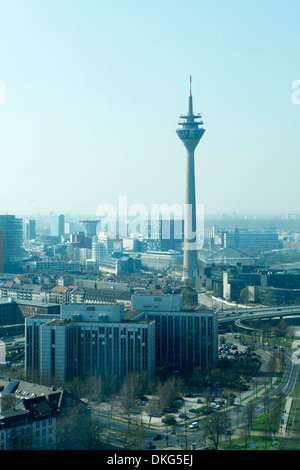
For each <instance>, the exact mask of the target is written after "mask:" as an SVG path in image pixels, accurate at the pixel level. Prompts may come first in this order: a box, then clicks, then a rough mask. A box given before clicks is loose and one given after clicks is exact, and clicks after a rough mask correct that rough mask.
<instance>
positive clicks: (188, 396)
mask: <svg viewBox="0 0 300 470" xmlns="http://www.w3.org/2000/svg"><path fill="white" fill-rule="evenodd" d="M184 396H185V398H193V397H194V394H193V393H186V394H185V395H184Z"/></svg>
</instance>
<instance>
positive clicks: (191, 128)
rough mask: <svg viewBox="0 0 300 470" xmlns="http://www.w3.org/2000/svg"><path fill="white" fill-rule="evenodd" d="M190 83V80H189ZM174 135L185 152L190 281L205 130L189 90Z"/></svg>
mask: <svg viewBox="0 0 300 470" xmlns="http://www.w3.org/2000/svg"><path fill="white" fill-rule="evenodd" d="M190 83H191V79H190ZM180 119H181V121H180V122H179V123H178V125H180V126H181V128H180V129H177V130H176V133H177V135H178V137H179V138H180V140H181V141H182V142H183V144H184V146H185V148H186V150H187V165H186V195H185V210H184V257H183V266H184V278H185V279H192V278H193V271H194V269H195V268H196V267H197V219H196V189H195V161H194V160H195V158H194V155H195V149H196V147H197V145H198V143H199V141H200V139H201V138H202V136H203V134H204V132H205V130H204V129H203V127H202V125H203V122H202V120H201V115H200V114H198V115H194V113H193V97H192V91H191V89H190V96H189V103H188V114H187V115H186V116H180Z"/></svg>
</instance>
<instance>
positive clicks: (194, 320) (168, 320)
mask: <svg viewBox="0 0 300 470" xmlns="http://www.w3.org/2000/svg"><path fill="white" fill-rule="evenodd" d="M131 302H132V307H131V308H132V310H135V311H136V312H143V313H140V314H138V315H137V316H136V317H134V318H133V319H132V320H133V321H142V320H144V321H145V320H147V321H154V323H155V351H156V352H155V354H156V359H155V360H156V367H160V366H162V365H164V364H168V366H169V368H170V369H171V370H173V371H180V372H183V371H192V370H193V369H195V368H196V367H199V368H201V369H205V368H208V367H215V365H216V362H217V357H218V316H217V314H216V313H215V312H211V311H210V312H204V311H200V310H193V309H191V310H187V309H185V308H183V299H182V296H181V295H161V296H159V295H133V296H132V298H131Z"/></svg>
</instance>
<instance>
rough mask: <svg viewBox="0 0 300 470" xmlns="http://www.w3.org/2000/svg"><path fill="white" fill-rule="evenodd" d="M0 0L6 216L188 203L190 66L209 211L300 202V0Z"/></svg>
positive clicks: (259, 210)
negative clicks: (182, 126) (180, 134)
mask: <svg viewBox="0 0 300 470" xmlns="http://www.w3.org/2000/svg"><path fill="white" fill-rule="evenodd" d="M0 5H1V11H2V15H1V19H0V22H1V23H0V81H1V83H4V84H5V102H1V104H0V153H1V157H2V158H1V164H2V175H5V178H2V181H1V186H0V201H1V202H0V213H2V214H6V213H10V214H17V215H18V214H36V213H37V212H40V213H50V212H57V213H62V214H64V213H71V214H74V213H75V214H77V213H78V214H95V216H96V210H97V207H98V206H99V204H104V203H108V204H115V205H116V206H117V201H118V198H119V197H120V196H122V195H125V196H127V197H128V202H129V204H134V203H140V204H145V205H150V204H160V203H166V204H169V205H171V204H174V203H179V204H183V202H184V194H185V182H184V178H183V177H182V176H183V174H184V173H185V157H184V155H183V153H182V144H181V143H180V142H179V140H178V138H177V136H176V124H177V121H178V116H179V115H180V113H183V112H184V111H185V110H186V107H187V98H188V94H189V76H190V75H192V77H193V97H194V107H195V109H197V110H200V111H201V114H202V116H203V120H204V122H205V128H206V135H205V139H204V140H203V142H202V143H201V155H199V156H196V159H195V166H196V168H195V173H196V195H197V203H199V204H203V205H204V211H205V214H219V215H221V214H222V213H223V212H226V213H229V214H232V213H233V212H237V213H241V214H263V213H272V214H279V213H282V214H284V213H287V212H296V213H298V212H299V211H298V194H299V190H298V173H299V171H300V159H299V158H298V153H299V150H298V149H299V143H300V138H299V131H298V129H299V122H300V105H297V104H295V103H293V101H292V94H293V91H294V90H293V88H292V85H293V83H294V82H295V81H296V80H298V79H300V72H299V57H298V55H297V51H298V45H299V43H300V33H299V28H298V20H297V18H298V16H299V12H300V5H299V3H298V2H296V1H293V0H290V1H287V2H283V1H279V0H277V1H272V2H271V1H266V2H264V4H263V5H262V4H261V3H260V2H258V1H252V2H250V1H246V2H243V5H241V4H240V2H238V1H229V2H226V4H224V2H222V1H217V0H216V1H214V2H210V3H209V5H208V4H207V2H204V1H203V2H202V1H194V0H191V1H189V2H188V4H186V3H185V4H183V3H182V2H179V1H176V0H175V1H172V2H171V1H169V0H166V1H165V2H157V1H153V2H151V4H144V2H143V4H141V3H140V2H136V1H133V0H128V1H127V2H121V1H114V2H107V1H100V2H95V1H89V2H85V3H83V2H79V1H78V2H70V1H66V0H64V1H60V2H58V1H54V2H51V4H45V3H43V4H41V2H38V1H36V0H31V1H29V2H27V3H26V4H25V3H24V2H21V1H18V0H14V1H13V0H12V1H11V2H10V3H9V4H7V3H6V2H0ZM2 101H3V100H2ZM199 153H200V152H199Z"/></svg>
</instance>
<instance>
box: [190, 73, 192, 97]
mask: <svg viewBox="0 0 300 470" xmlns="http://www.w3.org/2000/svg"><path fill="white" fill-rule="evenodd" d="M190 96H192V75H190Z"/></svg>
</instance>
